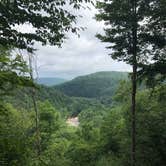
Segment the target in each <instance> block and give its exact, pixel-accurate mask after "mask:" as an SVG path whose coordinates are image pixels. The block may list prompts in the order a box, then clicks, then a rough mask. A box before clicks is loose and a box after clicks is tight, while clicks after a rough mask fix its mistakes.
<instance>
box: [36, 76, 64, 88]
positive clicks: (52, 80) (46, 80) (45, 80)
mask: <svg viewBox="0 0 166 166" xmlns="http://www.w3.org/2000/svg"><path fill="white" fill-rule="evenodd" d="M66 81H67V80H65V79H63V78H57V77H41V78H38V80H37V83H38V84H42V85H46V86H53V85H58V84H62V83H64V82H66Z"/></svg>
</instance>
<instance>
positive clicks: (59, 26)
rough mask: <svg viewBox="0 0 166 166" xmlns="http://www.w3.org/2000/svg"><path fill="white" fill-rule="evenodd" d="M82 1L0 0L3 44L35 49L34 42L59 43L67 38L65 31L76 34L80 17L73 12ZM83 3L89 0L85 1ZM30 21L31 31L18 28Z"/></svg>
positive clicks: (1, 42) (0, 41)
mask: <svg viewBox="0 0 166 166" xmlns="http://www.w3.org/2000/svg"><path fill="white" fill-rule="evenodd" d="M82 2H83V1H82V0H78V1H75V0H67V1H66V0H48V1H43V0H37V1H32V0H31V1H26V0H13V1H8V0H7V1H6V0H1V2H0V22H1V23H0V31H1V38H0V45H3V46H14V47H15V48H19V49H27V50H28V51H30V52H32V51H33V47H32V46H33V44H34V42H35V41H38V42H41V43H42V44H44V45H45V44H51V45H58V46H60V45H61V43H62V42H63V40H64V39H65V38H66V36H65V32H68V31H71V32H73V33H76V32H77V30H78V27H77V26H74V25H73V23H75V22H76V18H77V16H76V15H74V14H73V12H70V9H68V8H67V5H68V6H69V8H71V9H76V10H77V9H79V8H80V7H81V3H82ZM84 2H90V1H89V0H85V1H84ZM27 24H29V25H30V26H31V28H32V29H33V31H34V32H33V31H32V32H22V31H19V30H18V27H19V26H20V25H23V26H26V25H27Z"/></svg>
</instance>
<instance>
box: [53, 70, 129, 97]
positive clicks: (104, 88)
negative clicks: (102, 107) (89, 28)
mask: <svg viewBox="0 0 166 166" xmlns="http://www.w3.org/2000/svg"><path fill="white" fill-rule="evenodd" d="M127 78H128V73H126V72H115V71H106V72H97V73H93V74H89V75H85V76H80V77H77V78H75V79H73V80H71V81H68V82H66V83H63V84H60V85H57V86H55V89H57V90H59V91H61V92H63V93H64V94H66V95H68V96H75V97H88V98H98V97H104V96H112V95H113V94H114V92H115V90H116V88H117V86H118V84H119V81H120V80H124V79H127Z"/></svg>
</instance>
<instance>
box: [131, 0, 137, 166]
mask: <svg viewBox="0 0 166 166" xmlns="http://www.w3.org/2000/svg"><path fill="white" fill-rule="evenodd" d="M132 9H133V25H132V36H133V73H132V98H131V166H135V165H136V155H135V153H136V114H135V112H136V93H137V2H136V0H132Z"/></svg>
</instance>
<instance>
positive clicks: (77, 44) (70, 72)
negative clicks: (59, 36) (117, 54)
mask: <svg viewBox="0 0 166 166" xmlns="http://www.w3.org/2000/svg"><path fill="white" fill-rule="evenodd" d="M95 13H96V10H95V9H94V7H92V9H91V10H88V9H86V10H85V9H82V10H81V11H79V13H78V14H81V15H82V16H83V17H82V18H79V19H78V23H77V24H78V25H79V26H83V27H87V29H86V30H85V31H82V32H80V38H78V37H77V36H76V35H74V34H68V38H69V39H68V40H66V41H65V42H64V43H63V45H62V48H57V47H56V46H41V45H40V44H36V48H37V49H38V51H37V52H36V56H37V59H38V61H37V64H38V73H39V77H62V78H67V79H71V78H73V77H76V76H78V75H84V74H89V73H93V72H97V71H130V70H131V67H130V66H129V65H127V64H125V63H122V62H116V61H113V60H112V59H111V57H109V56H108V53H109V50H106V48H105V47H106V44H104V43H101V42H100V41H99V40H98V39H97V38H96V37H95V35H96V34H97V33H102V32H103V31H102V29H103V27H104V24H103V22H96V21H95V19H93V17H94V15H95Z"/></svg>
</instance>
